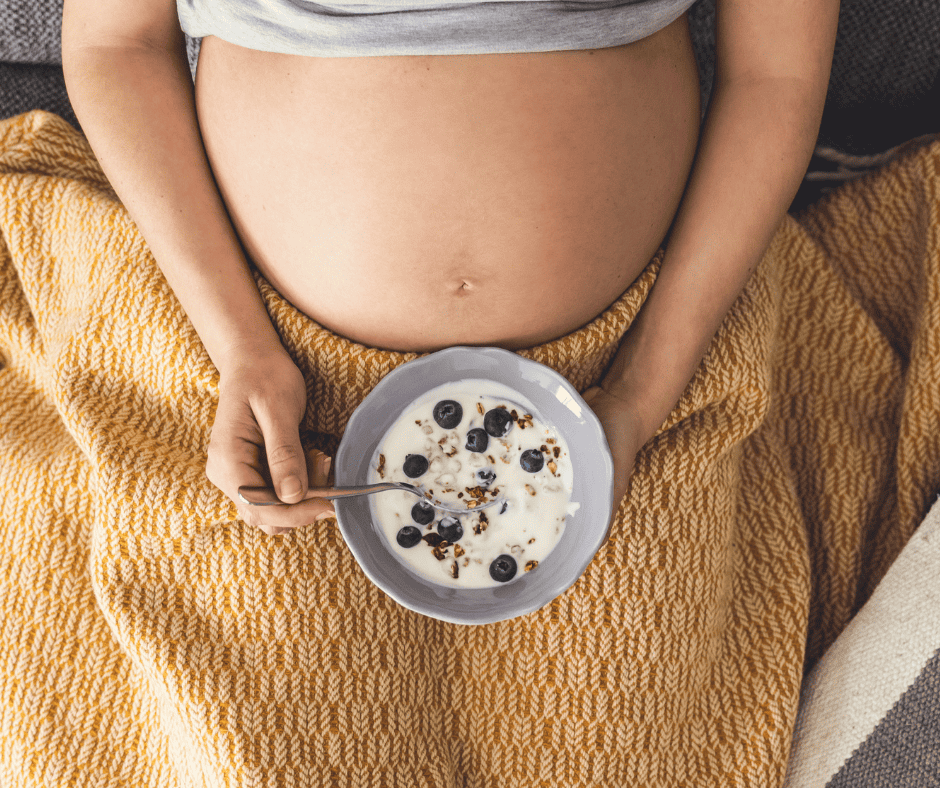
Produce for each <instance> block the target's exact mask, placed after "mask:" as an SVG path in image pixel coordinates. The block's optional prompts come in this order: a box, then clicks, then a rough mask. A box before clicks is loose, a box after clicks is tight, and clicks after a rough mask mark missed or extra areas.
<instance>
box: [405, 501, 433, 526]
mask: <svg viewBox="0 0 940 788" xmlns="http://www.w3.org/2000/svg"><path fill="white" fill-rule="evenodd" d="M411 519H412V520H414V521H415V522H416V523H417V524H418V525H427V524H428V523H429V522H431V520H433V519H434V507H433V506H431V504H429V503H428V502H427V501H418V502H417V503H416V504H415V505H414V506H412V507H411Z"/></svg>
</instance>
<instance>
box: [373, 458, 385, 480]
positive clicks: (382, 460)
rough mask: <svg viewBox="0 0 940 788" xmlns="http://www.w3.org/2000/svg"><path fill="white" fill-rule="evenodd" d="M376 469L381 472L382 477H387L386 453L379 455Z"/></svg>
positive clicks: (380, 476)
mask: <svg viewBox="0 0 940 788" xmlns="http://www.w3.org/2000/svg"><path fill="white" fill-rule="evenodd" d="M375 470H376V472H377V473H378V474H379V478H380V479H384V478H385V455H384V454H380V455H379V464H378V467H376V469H375Z"/></svg>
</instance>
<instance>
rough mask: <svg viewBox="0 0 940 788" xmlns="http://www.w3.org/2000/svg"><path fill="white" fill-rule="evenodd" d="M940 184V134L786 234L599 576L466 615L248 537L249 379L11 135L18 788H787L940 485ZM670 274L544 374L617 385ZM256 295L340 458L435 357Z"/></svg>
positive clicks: (39, 148) (76, 176) (8, 439)
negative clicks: (854, 620) (236, 453)
mask: <svg viewBox="0 0 940 788" xmlns="http://www.w3.org/2000/svg"><path fill="white" fill-rule="evenodd" d="M938 169H940V144H935V145H933V146H932V147H927V148H923V149H921V150H919V151H916V152H914V153H912V154H910V155H908V156H907V157H905V158H904V159H902V160H899V161H897V162H894V163H892V164H891V165H889V167H888V168H887V169H886V170H884V171H883V172H881V173H879V174H878V175H877V176H874V177H869V178H865V179H862V180H859V181H856V182H853V183H851V184H848V185H847V186H846V187H845V188H844V189H843V190H840V191H839V192H837V193H835V194H834V195H832V196H831V197H829V198H827V199H826V201H825V202H824V203H823V204H822V205H821V206H819V208H818V210H816V209H814V210H813V212H812V213H809V214H807V215H806V216H804V217H802V223H803V224H802V226H801V225H800V224H799V223H797V222H796V221H795V220H794V219H792V218H790V217H787V218H785V219H784V221H783V223H782V225H781V228H780V229H779V231H778V233H777V235H776V236H775V238H774V240H773V242H772V244H771V246H770V249H769V250H768V252H767V253H766V255H765V256H764V259H763V260H762V262H761V264H760V265H759V266H758V268H757V269H756V271H755V273H754V275H753V276H752V278H751V280H750V281H749V283H748V284H747V286H746V288H745V290H744V292H743V293H742V295H741V296H740V298H739V299H738V300H737V302H736V303H735V305H734V306H733V307H732V309H731V311H730V313H729V314H728V316H727V318H726V319H725V321H724V323H723V324H722V326H721V328H720V330H719V332H718V334H717V335H716V337H715V339H714V341H713V342H712V344H711V346H710V348H709V350H708V353H707V355H706V357H705V359H704V361H703V363H702V365H701V367H700V369H699V370H698V371H697V373H696V375H695V377H694V379H693V380H692V382H691V383H690V385H689V387H688V389H687V390H686V392H685V393H684V395H683V397H682V399H681V400H680V402H679V403H678V405H677V407H676V408H675V410H674V411H673V413H672V414H671V415H670V416H669V418H668V419H667V421H666V423H665V424H664V425H663V426H662V428H661V429H660V431H659V432H658V434H657V435H656V437H655V438H654V439H653V440H651V441H650V443H649V444H648V445H647V446H646V447H645V448H644V450H643V451H642V452H641V454H640V456H639V458H638V460H637V467H636V471H635V475H634V478H633V481H632V485H631V489H630V492H629V494H628V496H627V498H626V499H625V500H624V502H623V503H622V504H621V507H620V509H619V512H618V514H617V517H616V520H615V522H614V525H613V528H612V532H611V536H610V540H609V541H608V543H607V544H606V545H605V546H604V547H603V548H602V549H601V550H600V552H599V553H598V555H597V557H596V558H595V560H594V561H593V562H592V563H591V565H590V566H589V567H588V569H587V570H586V572H585V574H584V575H583V577H582V578H581V579H580V580H579V581H578V582H577V583H576V584H575V585H574V586H573V587H572V588H571V589H569V590H568V591H567V592H566V593H565V594H563V595H562V596H561V597H559V598H558V599H556V600H555V601H553V602H552V603H551V604H549V605H548V606H546V607H545V608H543V609H542V610H539V611H537V612H535V613H532V614H529V615H527V616H523V617H520V618H517V619H514V620H511V621H504V622H500V623H497V624H491V625H487V626H480V627H462V626H456V625H452V624H446V623H442V622H439V621H435V620H433V619H430V618H426V617H423V616H421V615H418V614H415V613H412V612H410V611H408V610H405V609H404V608H402V607H400V606H399V605H397V604H396V603H395V602H393V601H392V600H391V599H389V598H388V597H387V596H385V595H384V594H383V593H382V592H381V591H379V590H378V589H377V588H376V587H374V586H373V585H372V584H371V583H370V582H369V581H368V580H367V579H366V577H365V576H364V575H363V573H362V572H361V571H360V570H359V568H358V566H357V564H356V562H355V560H354V559H353V557H352V555H351V554H350V552H349V551H348V549H347V548H346V547H345V544H344V543H343V541H342V539H341V537H340V535H339V533H338V529H337V528H336V525H335V522H334V521H332V520H328V521H324V522H320V523H318V524H316V525H314V526H311V527H307V528H301V529H298V530H296V531H294V532H292V533H290V534H289V535H287V536H284V537H279V538H271V537H267V536H265V535H264V534H262V533H261V532H260V531H257V530H254V529H250V528H248V527H247V526H246V525H245V524H244V523H242V522H241V521H239V520H237V519H233V515H234V511H233V510H234V507H233V506H232V505H231V503H230V502H229V501H227V500H226V499H225V497H224V496H223V495H222V494H221V493H219V492H218V491H217V490H216V489H215V488H214V487H213V486H212V485H211V484H210V483H209V482H208V480H207V479H206V478H205V474H204V468H205V462H206V448H207V445H208V439H209V429H210V425H211V423H212V418H213V414H214V410H215V407H216V403H217V398H218V375H217V372H216V370H215V369H214V367H213V366H212V364H211V362H210V360H209V358H208V356H207V354H206V353H205V350H204V349H203V347H202V346H201V344H200V342H199V339H198V337H197V335H196V334H195V332H194V330H193V328H192V326H191V324H190V323H189V322H188V320H187V318H186V317H185V315H184V313H183V311H182V309H181V307H180V305H179V303H178V301H177V300H176V298H175V297H174V296H173V293H172V292H171V291H170V289H169V287H168V286H167V284H166V282H165V280H164V278H163V277H162V275H161V273H160V271H159V269H158V268H157V266H156V265H155V263H154V261H153V259H152V257H151V256H150V253H149V251H148V249H147V246H146V245H145V244H144V242H143V240H142V238H141V237H140V235H139V233H138V232H137V230H136V228H135V226H134V225H133V223H132V222H131V220H130V219H129V217H128V215H127V214H126V212H125V211H124V209H123V207H122V206H121V204H120V203H119V201H118V200H117V199H116V197H115V195H114V193H113V192H112V191H111V190H110V188H109V186H108V184H107V181H106V180H105V178H104V176H103V175H102V173H101V171H100V170H99V168H98V166H97V164H96V162H95V160H94V158H93V156H92V153H91V151H90V149H89V148H88V146H87V144H86V143H85V141H84V139H83V138H82V137H81V136H80V135H79V134H78V133H77V132H75V131H74V130H73V129H72V128H71V127H69V126H68V125H67V124H66V123H64V122H63V121H61V120H60V119H58V118H56V117H55V116H52V115H48V114H45V113H40V112H35V113H30V114H28V115H23V116H20V117H17V118H14V119H12V120H9V121H6V122H4V123H3V124H0V485H2V488H0V489H2V490H3V495H2V496H0V610H2V613H3V625H2V627H0V783H2V784H3V785H11V786H37V785H43V786H87V785H95V786H155V787H156V786H161V787H162V786H303V787H306V786H355V788H360V787H363V788H365V787H366V786H369V787H371V786H375V787H376V788H378V786H389V788H391V786H408V788H411V787H412V786H440V787H441V788H444V787H445V786H446V787H447V788H456V786H461V787H462V788H476V787H477V786H480V787H482V786H500V787H502V786H519V787H520V788H523V787H524V788H532V787H533V786H604V787H605V788H607V787H608V786H626V785H636V786H680V785H681V786H688V785H695V786H721V787H722V788H727V787H728V786H749V787H750V786H775V785H778V784H779V783H780V781H781V780H782V778H783V774H784V769H785V761H786V757H787V753H788V748H789V740H790V735H791V730H792V726H793V720H794V716H795V712H796V707H797V700H798V695H799V688H800V680H801V675H802V669H803V664H804V657H805V656H806V654H805V643H806V638H807V632H808V631H809V634H810V641H809V642H810V648H809V652H810V653H809V658H810V659H812V658H814V657H815V656H816V655H818V654H819V652H820V650H821V649H822V648H823V647H825V645H826V644H828V643H829V642H831V641H832V639H833V638H834V637H835V636H836V634H838V632H839V631H840V630H841V628H842V627H843V626H844V625H845V623H846V621H847V619H848V618H849V617H850V615H851V614H852V611H853V610H854V609H855V606H856V605H857V604H858V603H859V602H860V601H861V600H862V599H863V598H864V596H865V594H866V593H867V589H868V588H869V587H870V586H871V584H872V583H874V582H875V581H876V580H877V577H878V576H879V574H880V573H881V572H883V571H884V569H885V567H887V565H888V564H889V563H890V561H891V560H892V558H893V557H894V555H896V554H897V552H898V551H899V549H900V547H901V546H902V545H903V544H904V542H905V540H906V539H907V538H908V537H909V535H910V533H911V532H912V530H913V528H914V527H915V525H916V523H917V522H919V521H920V519H921V518H922V516H923V515H924V513H925V512H926V510H927V507H928V504H929V502H930V500H931V499H932V496H933V494H934V493H935V492H936V491H937V489H938V487H940V429H938V426H940V425H938V423H937V422H938V412H940V388H938V381H940V347H938V343H940V315H938V309H940V292H938V287H940V270H938V266H940V216H938V211H940V200H938V188H940V186H938V184H940V180H938V178H940V172H938ZM657 267H658V260H654V261H653V262H652V263H651V264H650V266H649V267H648V268H647V270H646V271H645V272H644V273H643V274H642V275H641V277H640V278H639V279H638V280H637V281H636V282H635V283H634V284H633V285H632V286H631V288H630V289H629V290H628V291H627V292H626V293H625V294H624V296H623V297H622V298H621V299H620V300H619V301H618V302H617V303H615V304H614V305H613V306H612V307H611V308H610V309H609V310H607V311H606V312H605V313H604V314H603V315H601V316H600V317H598V318H597V319H596V320H595V321H594V322H592V323H591V324H589V325H588V326H585V327H583V328H582V329H579V330H578V331H576V332H574V333H573V334H571V335H569V336H566V337H562V338H561V339H559V340H557V341H555V342H551V343H548V344H547V345H544V346H541V347H538V348H533V349H531V350H528V351H525V352H523V355H525V356H527V357H530V358H534V359H536V360H538V361H541V362H543V363H546V364H548V365H550V366H552V367H554V368H555V369H557V370H559V371H560V372H562V374H565V375H566V376H568V377H569V378H570V379H571V380H572V381H573V382H574V383H575V385H576V386H577V387H578V388H580V389H583V388H585V387H587V386H588V385H590V384H591V383H592V382H595V381H596V380H597V379H598V378H599V376H600V375H601V373H602V371H603V368H604V367H605V365H606V364H607V363H608V361H609V359H610V358H611V356H612V354H613V353H614V351H615V349H616V346H617V343H618V341H619V339H620V337H621V336H622V335H623V333H624V332H625V331H626V330H627V329H628V328H629V325H630V323H631V321H632V319H633V317H634V316H635V314H636V313H637V311H638V310H639V308H640V307H641V306H642V303H643V300H644V298H645V296H646V293H647V292H648V291H649V288H650V286H651V285H652V283H653V281H654V280H655V275H656V271H657ZM258 282H259V287H260V288H261V291H262V294H263V296H264V299H265V301H266V304H267V306H268V309H269V312H270V314H271V316H272V319H273V321H274V323H275V325H276V327H277V329H278V331H279V332H280V334H281V336H282V338H283V340H284V342H285V345H286V347H287V348H288V349H289V351H290V352H291V354H292V355H293V357H294V359H295V360H296V361H297V363H298V365H299V366H300V368H301V370H302V371H303V373H304V375H305V377H306V380H307V382H308V395H309V406H308V408H307V413H306V415H305V417H304V423H303V425H302V434H303V436H304V440H305V441H306V442H307V443H308V444H310V445H316V446H319V447H321V448H324V449H327V450H333V449H335V446H336V444H337V442H338V440H339V438H340V436H341V434H342V431H343V427H344V425H345V423H346V421H347V419H348V417H349V414H350V413H351V411H352V410H353V409H354V408H355V406H356V405H357V404H358V403H359V402H360V401H361V400H362V398H363V397H364V396H365V395H366V394H367V393H368V391H369V390H370V389H371V388H372V387H373V386H374V385H375V384H376V383H377V382H378V381H379V380H380V379H381V378H382V377H383V376H384V375H385V374H386V373H387V372H389V371H390V370H391V369H393V368H394V367H396V366H397V365H399V364H401V363H403V362H404V361H406V360H408V359H409V358H412V357H413V356H412V355H408V354H400V353H392V352H386V351H379V350H374V349H369V348H365V347H362V346H360V345H357V344H355V343H352V342H349V341H347V340H345V339H343V338H341V337H338V336H335V335H334V334H332V333H330V332H329V331H326V330H325V329H323V328H322V327H320V326H318V325H317V324H315V323H314V322H313V321H311V320H310V319H309V318H307V317H306V316H304V315H303V314H301V313H299V312H297V311H296V310H295V309H294V308H293V307H292V306H290V304H288V303H287V302H286V301H284V300H283V299H282V298H281V297H280V296H279V295H278V294H277V293H276V292H275V291H274V290H273V289H272V288H271V287H270V286H269V285H268V284H267V283H266V282H264V281H263V280H261V279H260V277H259V279H258ZM808 627H809V629H808Z"/></svg>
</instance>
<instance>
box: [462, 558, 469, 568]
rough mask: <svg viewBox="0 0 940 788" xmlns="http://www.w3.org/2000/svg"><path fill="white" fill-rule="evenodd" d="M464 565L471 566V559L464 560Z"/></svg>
mask: <svg viewBox="0 0 940 788" xmlns="http://www.w3.org/2000/svg"><path fill="white" fill-rule="evenodd" d="M463 565H464V566H470V559H469V558H464V559H463Z"/></svg>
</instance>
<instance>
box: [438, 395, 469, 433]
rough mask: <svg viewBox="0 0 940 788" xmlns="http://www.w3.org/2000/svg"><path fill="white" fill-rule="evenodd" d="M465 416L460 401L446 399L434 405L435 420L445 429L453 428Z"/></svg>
mask: <svg viewBox="0 0 940 788" xmlns="http://www.w3.org/2000/svg"><path fill="white" fill-rule="evenodd" d="M462 418H463V408H462V407H460V403H459V402H455V401H454V400H452V399H444V400H441V401H440V402H438V403H437V405H435V406H434V421H436V422H437V423H438V424H440V425H441V426H442V427H443V428H444V429H445V430H452V429H453V428H454V427H456V426H457V425H458V424H460V420H461V419H462Z"/></svg>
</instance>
